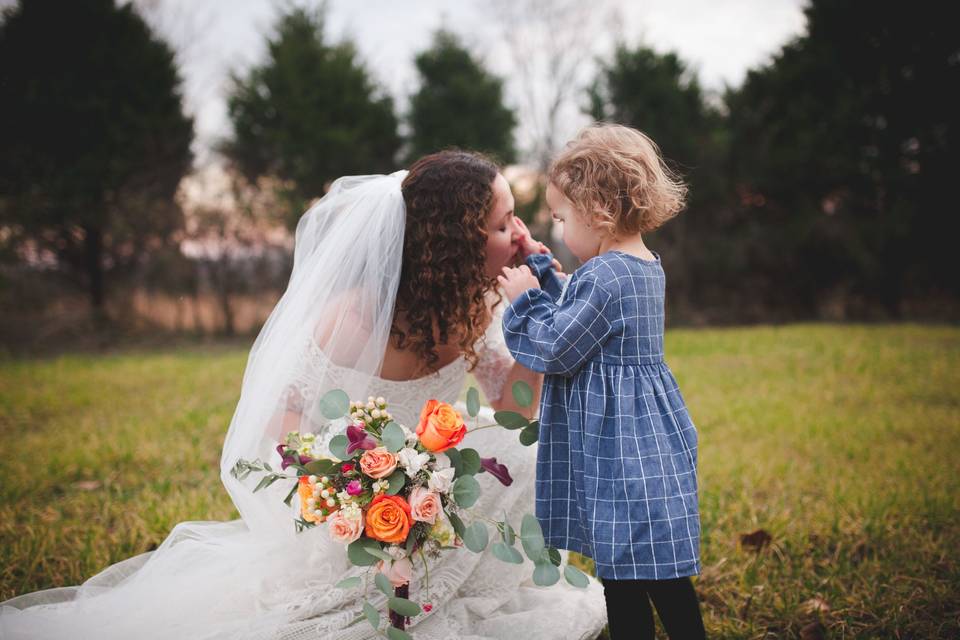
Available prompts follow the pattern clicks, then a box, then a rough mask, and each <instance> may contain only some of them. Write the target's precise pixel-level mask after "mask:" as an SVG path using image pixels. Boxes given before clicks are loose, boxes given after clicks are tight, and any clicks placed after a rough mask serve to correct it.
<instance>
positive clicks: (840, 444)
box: [0, 325, 960, 638]
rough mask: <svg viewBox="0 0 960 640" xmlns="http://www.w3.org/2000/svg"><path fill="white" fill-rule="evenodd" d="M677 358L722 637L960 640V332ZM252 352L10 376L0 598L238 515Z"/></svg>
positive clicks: (15, 364)
mask: <svg viewBox="0 0 960 640" xmlns="http://www.w3.org/2000/svg"><path fill="white" fill-rule="evenodd" d="M667 354H668V359H669V361H670V364H671V366H672V368H673V370H674V372H675V374H676V376H677V378H678V379H679V381H680V384H681V388H682V389H683V392H684V394H685V396H686V398H687V401H688V404H689V405H690V410H691V413H692V414H693V417H694V420H695V421H696V422H697V425H698V427H699V430H700V480H701V488H702V494H701V511H702V518H703V531H704V537H703V561H704V573H703V575H702V576H701V577H700V578H699V579H698V581H697V589H698V591H699V593H700V597H701V600H702V602H703V607H704V614H705V617H706V623H707V631H708V634H709V635H710V636H711V637H714V638H765V637H769V638H779V637H800V635H801V630H802V629H804V628H805V627H806V630H805V632H804V637H810V638H813V637H820V636H818V635H816V633H817V628H816V627H815V625H816V624H819V625H822V628H821V629H820V633H821V634H822V636H823V637H835V638H847V637H863V638H874V637H891V638H893V637H902V638H934V637H943V638H948V637H957V634H960V568H958V561H957V558H956V555H955V554H956V550H957V549H958V548H960V479H958V471H960V464H958V463H957V458H958V456H960V329H957V328H950V327H921V326H911V325H898V326H832V325H795V326H788V327H782V328H749V329H720V330H683V331H672V332H670V333H669V334H668V336H667ZM245 357H246V354H245V352H244V351H243V350H242V349H238V348H236V347H181V348H178V349H176V350H172V351H124V352H121V353H115V354H111V355H103V356H91V355H67V356H62V357H58V358H55V359H42V360H5V361H2V362H0V452H2V455H0V599H5V598H8V597H11V596H14V595H16V594H19V593H22V592H24V591H31V590H35V589H39V588H44V587H51V586H59V585H68V584H75V583H78V582H80V581H82V580H83V579H85V578H87V577H89V576H91V575H93V574H94V573H96V572H97V571H98V570H100V569H101V568H103V567H104V566H105V565H107V564H110V563H112V562H116V561H118V560H121V559H123V558H126V557H129V556H130V555H133V554H136V553H139V552H142V551H145V550H147V549H151V548H153V547H154V546H155V545H156V544H158V543H159V542H160V541H161V540H162V539H163V538H164V536H165V534H166V533H167V532H168V531H169V529H170V528H171V527H172V526H173V525H174V524H175V523H177V522H179V521H181V520H198V519H229V518H232V517H234V511H233V509H232V506H231V504H230V501H229V499H228V498H227V496H226V494H225V493H224V491H223V490H222V488H221V486H220V484H219V479H218V471H219V470H218V460H219V454H220V445H221V442H222V439H223V435H224V432H225V430H226V426H227V424H228V422H229V420H230V416H231V414H232V411H233V408H234V404H235V402H236V398H237V395H238V389H239V384H240V379H241V375H242V373H243V366H244V362H245ZM758 529H762V530H764V531H765V532H767V533H769V535H770V536H771V542H770V543H769V544H768V545H766V546H764V547H763V548H762V549H761V550H759V551H756V550H754V549H753V548H751V547H749V546H746V547H744V546H742V545H741V543H740V535H741V534H745V533H750V532H753V531H755V530H758ZM811 634H812V635H811Z"/></svg>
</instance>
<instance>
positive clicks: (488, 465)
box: [480, 458, 513, 487]
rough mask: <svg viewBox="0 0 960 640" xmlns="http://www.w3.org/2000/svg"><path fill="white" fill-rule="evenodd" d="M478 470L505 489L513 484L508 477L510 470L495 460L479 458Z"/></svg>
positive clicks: (511, 479)
mask: <svg viewBox="0 0 960 640" xmlns="http://www.w3.org/2000/svg"><path fill="white" fill-rule="evenodd" d="M480 468H481V469H483V470H484V471H486V472H487V473H489V474H490V475H492V476H493V477H494V478H496V479H497V480H499V481H500V483H501V484H502V485H503V486H505V487H509V486H510V485H511V484H513V478H511V477H510V470H509V469H507V465H505V464H500V463H499V462H497V459H496V458H480Z"/></svg>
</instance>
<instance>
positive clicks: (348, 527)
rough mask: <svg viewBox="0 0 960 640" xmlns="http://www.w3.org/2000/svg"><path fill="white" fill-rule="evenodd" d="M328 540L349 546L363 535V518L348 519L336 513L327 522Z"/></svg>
mask: <svg viewBox="0 0 960 640" xmlns="http://www.w3.org/2000/svg"><path fill="white" fill-rule="evenodd" d="M327 528H328V530H329V533H330V538H331V539H332V540H336V541H337V542H342V543H343V544H350V543H351V542H353V541H354V540H356V539H358V538H359V537H360V534H361V533H363V517H359V518H348V517H346V516H345V515H343V512H342V511H337V512H336V513H334V514H333V515H332V516H330V518H329V519H328V520H327Z"/></svg>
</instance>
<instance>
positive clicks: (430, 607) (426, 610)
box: [423, 602, 433, 613]
mask: <svg viewBox="0 0 960 640" xmlns="http://www.w3.org/2000/svg"><path fill="white" fill-rule="evenodd" d="M432 610H433V605H432V604H430V603H429V602H428V603H427V604H425V605H423V612H424V613H430V612H431V611H432Z"/></svg>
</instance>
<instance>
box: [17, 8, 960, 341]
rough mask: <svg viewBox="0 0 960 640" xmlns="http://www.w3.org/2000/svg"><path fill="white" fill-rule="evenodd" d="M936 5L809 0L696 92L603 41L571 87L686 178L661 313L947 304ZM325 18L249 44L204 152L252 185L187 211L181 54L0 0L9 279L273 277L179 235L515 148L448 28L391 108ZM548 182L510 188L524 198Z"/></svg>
mask: <svg viewBox="0 0 960 640" xmlns="http://www.w3.org/2000/svg"><path fill="white" fill-rule="evenodd" d="M948 7H949V4H948V3H935V2H919V3H912V4H903V3H875V4H873V5H870V6H869V7H866V6H865V5H863V4H862V3H857V2H853V1H852V0H815V1H813V2H812V3H811V4H810V5H809V6H808V7H807V9H806V16H807V32H806V33H805V34H804V35H802V36H801V37H799V38H797V39H795V40H794V41H792V42H790V43H788V44H787V45H785V46H784V47H783V49H782V50H781V51H780V52H779V53H778V54H777V55H776V56H775V57H774V58H773V59H772V60H771V61H770V63H769V64H767V65H766V66H763V67H761V68H757V69H754V70H752V71H750V72H749V73H748V75H747V77H746V79H745V81H744V82H743V83H742V85H741V86H738V87H729V88H727V90H726V91H725V92H724V93H723V94H722V95H709V94H708V93H707V92H705V91H704V90H703V89H702V88H701V86H700V84H699V82H698V80H697V77H696V74H695V73H694V71H693V70H691V69H690V68H689V67H688V65H687V64H686V63H685V62H684V61H683V60H682V59H680V58H679V57H678V56H677V55H676V54H673V53H662V52H657V51H654V50H652V49H649V48H646V47H643V46H635V45H631V44H629V43H628V42H622V43H621V44H619V45H618V46H617V47H616V49H615V51H614V52H613V54H612V55H610V56H608V57H607V58H606V59H603V60H600V61H599V65H598V70H597V73H596V75H595V77H594V78H593V80H592V82H591V83H589V86H588V87H586V88H584V89H583V90H582V91H581V92H580V93H579V95H577V96H576V100H577V101H578V103H579V104H581V105H583V107H584V109H585V110H586V111H587V112H588V113H589V114H590V115H591V116H592V117H593V118H595V119H596V120H604V121H612V122H620V123H624V124H628V125H631V126H635V127H637V128H639V129H641V130H643V131H645V132H646V133H648V134H649V135H650V136H651V137H652V138H653V139H654V140H656V141H657V143H658V144H659V145H660V147H661V149H662V151H663V153H664V155H665V156H666V157H667V158H668V159H669V161H670V163H671V164H672V165H673V167H674V168H675V169H676V170H677V171H678V172H679V173H680V174H681V175H683V176H684V178H685V179H686V181H687V182H688V184H689V186H690V197H689V205H688V208H687V210H686V211H685V212H684V213H682V214H681V215H680V216H679V217H678V218H677V219H676V220H674V221H671V222H670V223H669V224H667V225H666V226H665V227H664V228H663V229H662V230H660V231H658V232H656V233H655V234H654V236H653V237H651V238H650V241H649V243H650V245H651V246H652V247H653V248H654V249H655V250H657V251H659V252H660V253H661V254H662V256H663V260H664V264H665V267H666V268H667V270H668V307H669V314H670V317H671V320H672V321H673V322H685V323H693V324H701V323H716V322H721V323H728V322H762V321H788V320H797V319H819V318H829V319H897V318H915V319H938V320H956V319H957V318H958V317H960V303H958V300H960V278H958V269H957V268H956V267H955V266H954V265H953V264H952V258H951V255H952V253H953V238H952V237H951V235H950V233H948V231H949V229H950V228H952V225H949V224H948V221H949V220H950V219H951V218H952V216H953V215H955V214H956V212H957V206H956V204H955V202H954V198H953V197H952V196H953V190H952V178H953V176H954V174H956V171H957V168H958V167H960V158H958V153H957V149H958V141H957V139H956V138H957V132H958V122H957V121H958V118H960V97H958V96H960V91H957V90H956V88H957V87H958V86H960V30H957V29H956V28H955V26H954V22H953V21H952V20H951V18H950V12H949V10H948ZM323 19H324V16H323V13H322V10H321V11H316V12H313V11H308V10H304V9H298V8H293V9H291V10H290V11H289V12H287V13H285V14H284V15H282V16H281V17H280V18H279V19H278V21H277V24H276V27H275V29H274V30H273V33H272V35H271V36H270V39H269V42H268V47H267V56H266V58H265V59H264V61H263V62H262V63H261V64H260V65H259V66H256V67H254V68H252V69H249V70H247V71H245V72H243V73H237V74H235V75H234V76H232V81H231V85H230V88H229V95H228V111H229V115H230V119H231V121H232V124H233V133H232V135H231V137H230V138H229V139H227V140H225V141H224V142H223V144H222V145H221V147H220V148H219V149H218V152H219V153H220V154H221V155H222V157H223V158H224V159H225V161H226V163H227V164H228V166H229V167H230V174H231V175H233V176H234V177H235V185H234V186H235V188H234V195H236V194H237V193H240V192H243V193H246V194H247V196H246V197H245V198H241V199H240V200H238V199H236V198H234V199H233V200H232V202H233V203H234V204H236V203H237V202H240V203H241V204H243V206H240V207H239V208H237V207H234V208H223V209H222V210H218V209H217V207H213V208H212V209H210V208H209V207H208V209H205V210H204V211H202V212H199V213H198V212H190V211H186V212H185V211H184V208H183V206H182V204H183V203H182V201H181V200H178V199H176V198H175V195H176V193H177V188H178V185H179V184H180V182H181V178H182V177H183V176H184V175H186V174H187V173H188V172H189V171H190V167H191V161H192V154H191V151H190V145H191V142H192V140H193V132H192V127H193V125H192V122H191V120H190V118H188V117H187V116H185V115H184V113H183V106H182V94H181V80H180V77H179V70H178V68H177V65H176V62H175V56H174V53H173V52H172V50H171V49H170V48H169V46H168V45H167V44H165V43H164V42H163V41H162V40H161V39H160V38H158V36H157V35H156V34H155V33H153V32H152V31H151V30H150V28H149V27H148V26H147V24H146V23H145V22H144V21H143V19H142V18H141V17H140V16H139V15H138V14H137V12H136V10H135V9H134V7H133V5H131V4H124V5H123V6H117V5H115V4H114V2H113V0H89V1H87V2H83V3H65V4H61V5H58V6H57V7H56V10H55V11H54V10H53V9H52V8H51V5H50V4H49V3H46V2H41V1H39V0H21V2H20V3H19V4H17V5H16V6H13V7H11V8H9V9H7V10H6V11H5V13H4V16H3V22H2V23H0V104H3V109H4V117H3V118H0V144H2V145H3V149H2V154H0V260H2V261H3V262H5V263H6V264H7V265H8V266H7V268H4V269H3V270H0V274H2V275H0V295H2V296H3V298H4V301H5V302H6V301H7V299H8V298H11V296H14V294H15V293H16V292H17V291H22V290H24V287H23V286H14V284H12V283H11V278H16V277H18V276H17V275H16V274H22V273H24V270H25V269H27V270H30V269H34V268H35V267H37V266H38V265H42V266H43V267H44V268H45V269H48V270H50V271H51V272H55V273H57V274H58V276H57V278H59V280H58V282H60V283H61V284H63V285H64V286H73V287H76V288H78V289H79V290H82V291H85V292H86V293H87V295H88V297H89V300H90V302H91V303H92V308H94V309H95V310H101V315H102V313H104V311H103V310H105V309H107V305H106V301H107V297H108V287H107V286H106V284H107V282H115V283H121V282H122V283H124V285H123V289H122V290H123V291H124V292H125V295H126V294H128V293H129V291H130V290H131V289H130V287H132V286H141V285H142V286H148V288H153V289H158V288H159V289H165V288H169V289H170V292H171V293H174V294H176V295H193V296H199V295H201V294H204V288H206V292H207V293H211V292H212V293H214V294H215V295H217V296H219V298H218V299H221V300H224V301H229V298H230V296H231V295H233V294H236V295H241V294H242V295H244V296H249V295H250V294H251V286H252V284H251V283H253V282H258V283H261V284H262V287H263V289H264V290H265V291H272V292H276V291H277V289H278V288H280V287H282V284H283V283H282V281H283V279H284V275H285V272H284V271H283V269H280V270H279V271H278V270H276V269H271V270H269V273H270V274H271V275H270V277H269V278H264V277H262V276H260V277H258V278H255V279H251V278H248V277H245V276H243V274H244V273H245V272H249V271H250V268H251V267H250V265H249V264H247V265H244V262H245V260H244V259H241V258H237V257H236V256H232V257H231V256H227V257H224V255H219V256H218V255H213V256H208V257H206V258H204V259H203V260H198V259H197V258H196V257H194V258H189V259H188V258H187V257H186V256H184V255H183V254H182V252H180V251H177V250H176V248H177V247H178V246H181V243H182V242H183V241H184V239H185V238H188V239H189V238H193V239H195V240H197V241H198V242H199V241H201V240H202V241H204V242H206V241H208V240H209V239H210V237H211V236H217V235H218V234H219V236H220V237H219V240H220V244H219V245H218V246H231V244H235V242H234V240H236V238H242V242H241V244H243V245H244V246H259V244H260V243H259V240H258V239H257V236H256V233H257V229H261V226H258V225H259V223H258V220H259V219H260V218H263V217H270V216H273V217H276V218H279V219H280V220H281V221H285V222H286V224H287V225H288V226H290V227H292V226H293V224H294V223H295V221H296V219H297V217H298V216H299V214H300V212H302V211H303V209H304V208H305V206H306V205H307V203H309V201H310V200H311V199H313V198H315V197H316V196H318V195H320V194H322V193H323V190H324V188H325V186H326V185H328V184H329V182H330V181H331V180H333V179H335V178H336V177H338V176H340V175H347V174H357V173H378V172H387V171H392V170H394V169H396V168H399V167H402V166H404V165H406V164H407V163H409V161H410V160H411V159H412V158H415V157H417V156H419V155H421V154H423V153H427V152H429V151H432V150H436V149H441V148H447V147H454V146H455V147H461V148H471V149H477V150H481V151H485V152H487V153H490V154H491V155H493V156H494V157H496V158H498V159H499V160H501V161H503V162H512V161H514V160H516V159H517V158H518V157H520V158H524V157H529V156H524V153H523V151H522V150H520V151H519V152H518V150H517V149H516V147H515V143H514V131H515V128H516V126H517V122H518V118H517V115H516V113H515V110H514V109H512V108H511V107H510V106H509V105H507V104H505V100H504V95H503V79H501V78H497V77H496V76H495V75H493V74H491V73H490V72H489V71H487V70H486V69H485V68H484V64H483V61H482V59H481V57H480V56H478V55H476V54H475V53H473V52H471V51H470V50H469V49H468V48H466V47H465V46H464V45H463V44H462V42H461V41H460V39H459V38H458V37H457V36H456V35H455V34H452V33H450V32H447V31H440V32H438V33H437V34H436V36H435V38H434V40H433V42H432V43H431V44H430V45H429V46H428V47H427V48H426V49H425V50H424V51H423V52H421V53H420V54H419V55H418V56H417V57H416V59H415V64H416V68H417V70H418V73H419V76H420V81H421V82H420V85H419V87H417V88H416V90H415V91H414V92H413V93H412V95H411V96H410V107H409V109H408V111H407V112H406V113H404V114H398V112H397V110H396V108H395V106H394V103H393V100H392V99H391V98H390V97H389V96H388V95H386V93H385V92H384V91H383V90H382V89H381V88H380V87H378V85H377V83H376V82H375V80H374V78H373V75H372V74H371V73H370V72H369V71H368V70H367V68H366V67H365V66H364V65H363V63H362V62H361V60H360V59H359V56H358V54H357V52H356V50H355V47H354V45H353V44H352V43H351V42H349V41H342V42H329V41H328V39H327V38H326V37H325V34H324V25H323ZM744 28H750V25H744ZM569 55H579V52H570V53H569ZM718 55H722V52H718ZM557 142H558V143H559V142H561V141H557ZM535 160H536V162H537V163H538V164H539V165H540V168H542V165H543V161H542V158H540V157H538V158H536V159H535ZM258 185H260V186H259V187H258ZM263 185H269V186H263ZM543 187H544V185H542V184H540V185H539V192H537V193H536V194H535V197H534V198H533V200H532V201H531V202H528V203H526V204H525V205H524V206H523V208H522V210H521V214H522V215H524V216H526V218H527V219H528V220H531V221H534V220H535V218H536V216H535V214H536V211H537V210H538V208H539V207H540V206H541V204H542V202H541V199H542V190H543ZM257 188H262V189H269V190H270V192H271V193H270V198H269V202H270V203H271V206H270V209H271V210H270V211H269V212H265V210H264V209H265V208H264V207H263V206H262V203H261V206H256V203H255V201H256V198H255V197H251V196H250V195H249V194H250V192H251V189H254V190H256V189H257ZM244 203H245V204H244ZM198 221H199V222H198ZM238 221H239V222H238ZM238 229H241V231H238ZM540 231H541V232H543V231H545V229H540ZM171 249H173V250H171ZM558 252H561V250H560V249H559V248H558ZM178 262H179V263H181V264H175V263H178ZM247 262H249V261H248V260H247ZM272 263H273V264H281V265H282V264H285V261H284V260H282V259H279V261H278V260H277V259H273V262H272ZM14 265H17V266H16V267H15V268H14ZM184 265H186V266H184ZM191 265H192V266H191ZM184 269H186V271H184ZM191 269H193V272H191ZM197 269H201V271H203V270H205V271H203V273H205V274H206V275H205V276H203V275H202V274H201V275H199V276H198V275H197V273H198V272H197V271H196V270H197ZM231 269H233V270H234V271H236V273H233V271H230V270H231ZM34 270H35V269H34ZM184 273H187V274H188V275H187V276H184V275H183V274H184ZM191 273H192V275H191ZM178 274H179V275H178ZM201 276H202V277H201ZM185 278H186V280H185ZM168 280H169V281H170V283H168V284H169V287H167V284H165V283H167V281H168ZM261 280H262V281H263V282H261ZM267 280H269V282H268V281H267ZM275 280H276V281H278V282H279V284H278V282H275ZM184 281H189V283H188V285H184V284H183V282H184ZM138 283H139V284H138ZM177 283H179V284H177ZM204 283H206V284H204ZM230 283H233V284H230ZM118 292H119V290H118ZM111 308H112V307H111ZM224 315H225V317H229V315H230V309H229V304H228V303H227V306H225V307H224ZM227 324H229V323H227Z"/></svg>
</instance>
